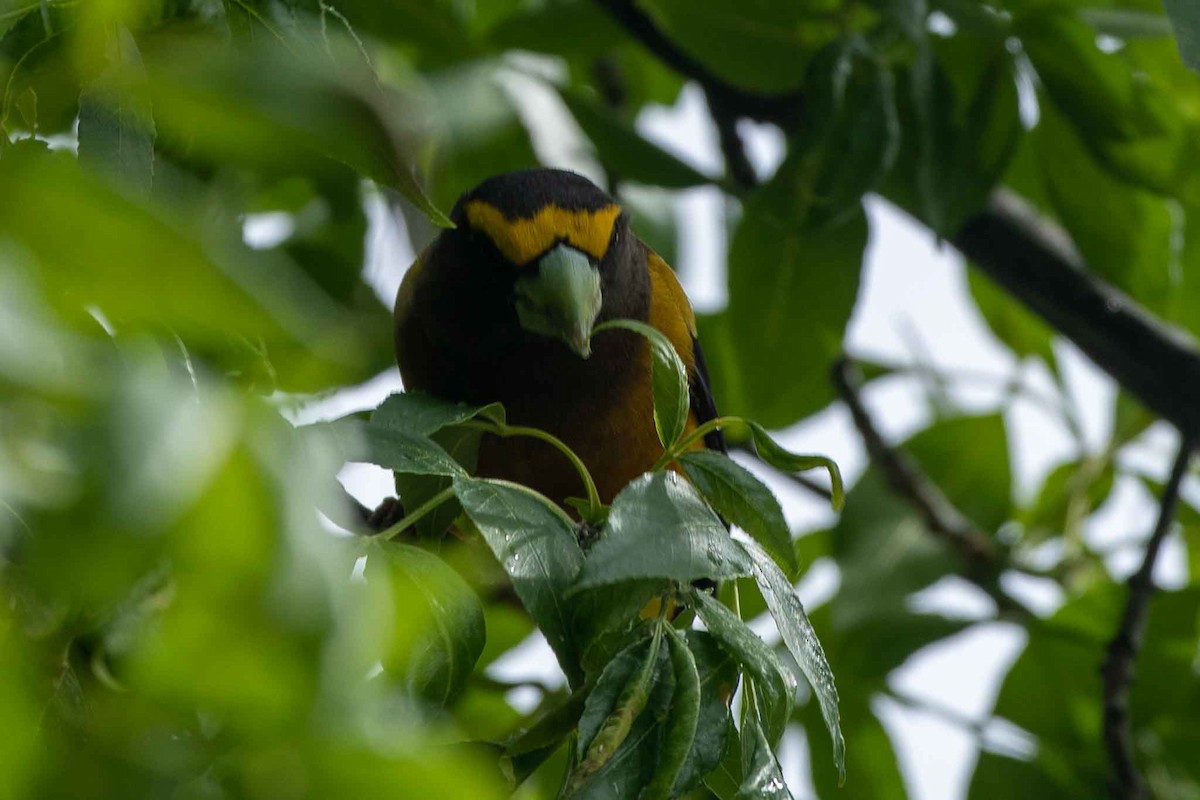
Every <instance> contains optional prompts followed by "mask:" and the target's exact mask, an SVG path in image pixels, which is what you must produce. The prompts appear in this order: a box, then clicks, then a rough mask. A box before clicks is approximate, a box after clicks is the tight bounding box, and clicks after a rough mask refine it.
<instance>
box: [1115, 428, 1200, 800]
mask: <svg viewBox="0 0 1200 800" xmlns="http://www.w3.org/2000/svg"><path fill="white" fill-rule="evenodd" d="M1195 449H1196V439H1195V438H1194V437H1188V436H1184V437H1182V439H1181V441H1180V443H1179V455H1178V456H1176V458H1175V465H1174V466H1173V467H1172V468H1171V477H1170V478H1169V479H1168V480H1167V485H1166V488H1164V489H1163V495H1162V500H1161V501H1160V506H1159V512H1158V522H1157V523H1156V524H1155V526H1154V532H1153V533H1152V534H1150V540H1149V541H1148V542H1147V543H1146V555H1145V557H1144V558H1143V559H1142V566H1141V567H1140V568H1139V569H1138V571H1137V572H1135V573H1133V575H1132V576H1131V577H1130V578H1129V597H1128V599H1127V600H1126V601H1125V613H1124V614H1122V616H1121V624H1120V626H1119V627H1118V628H1117V632H1116V635H1115V636H1113V639H1112V641H1111V642H1109V644H1108V653H1107V656H1106V657H1105V659H1104V664H1103V666H1102V667H1101V669H1100V672H1101V675H1102V677H1103V679H1104V746H1105V748H1106V749H1107V750H1108V758H1109V761H1111V762H1112V770H1113V796H1114V797H1117V798H1121V800H1143V798H1148V797H1149V796H1150V795H1149V793H1148V791H1147V789H1146V785H1145V783H1144V782H1143V780H1142V776H1141V773H1140V772H1138V768H1137V765H1136V764H1135V763H1134V758H1133V734H1132V730H1131V725H1130V721H1129V689H1130V686H1131V685H1132V683H1133V673H1134V669H1133V667H1134V661H1135V660H1136V659H1137V655H1138V652H1139V651H1140V650H1141V648H1142V639H1143V637H1144V636H1145V632H1146V618H1147V616H1148V615H1149V611H1150V598H1151V596H1152V595H1153V594H1154V589H1155V587H1154V565H1155V563H1156V562H1157V561H1158V552H1159V550H1160V549H1161V548H1162V543H1163V539H1165V538H1166V536H1167V532H1168V531H1169V530H1170V529H1171V523H1172V521H1173V520H1174V519H1175V509H1176V508H1177V507H1178V505H1179V487H1180V485H1181V484H1182V483H1183V477H1184V475H1185V474H1187V469H1188V464H1189V463H1190V462H1191V459H1192V454H1193V453H1194V452H1195Z"/></svg>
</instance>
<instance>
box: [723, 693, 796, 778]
mask: <svg viewBox="0 0 1200 800" xmlns="http://www.w3.org/2000/svg"><path fill="white" fill-rule="evenodd" d="M757 705H758V704H757V703H755V706H757ZM759 715H760V712H759V710H758V709H757V708H755V709H754V711H752V713H750V714H748V715H747V716H746V718H745V721H744V722H743V723H742V731H741V733H742V775H743V777H742V785H741V786H740V787H739V788H738V793H737V795H735V797H736V798H737V800H760V799H761V800H792V793H791V792H790V791H788V786H787V782H786V781H785V780H784V779H783V771H782V770H781V769H780V768H779V761H778V760H776V758H775V753H774V752H773V751H772V750H771V744H770V742H768V741H767V737H766V734H764V733H763V729H762V723H761V722H759Z"/></svg>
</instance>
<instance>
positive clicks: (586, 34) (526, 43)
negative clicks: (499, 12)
mask: <svg viewBox="0 0 1200 800" xmlns="http://www.w3.org/2000/svg"><path fill="white" fill-rule="evenodd" d="M624 36H625V33H624V31H623V30H622V29H621V28H619V27H618V26H617V24H616V23H615V22H613V20H612V18H611V17H609V16H608V15H607V14H605V13H604V12H603V11H601V10H600V8H599V7H598V6H597V5H596V4H595V3H591V2H586V0H572V2H559V3H550V4H546V5H542V6H536V7H526V8H523V9H521V10H520V11H518V12H517V13H515V14H512V15H510V16H508V17H506V18H505V19H504V20H502V21H501V22H499V23H498V24H497V25H496V26H495V27H493V28H492V30H491V32H490V34H489V36H488V38H489V40H490V41H491V43H492V45H494V46H495V47H497V48H498V49H500V50H512V49H520V50H533V51H536V52H539V53H549V54H551V55H556V56H563V57H571V56H582V57H586V58H589V59H591V58H597V57H599V56H602V55H604V54H606V53H608V52H609V51H611V50H612V49H613V48H614V47H616V46H618V45H619V44H620V43H621V41H622V39H623V37H624Z"/></svg>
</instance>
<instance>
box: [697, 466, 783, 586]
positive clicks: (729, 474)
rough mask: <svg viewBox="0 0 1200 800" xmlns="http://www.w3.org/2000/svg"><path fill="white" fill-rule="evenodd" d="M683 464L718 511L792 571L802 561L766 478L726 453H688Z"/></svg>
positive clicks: (701, 491)
mask: <svg viewBox="0 0 1200 800" xmlns="http://www.w3.org/2000/svg"><path fill="white" fill-rule="evenodd" d="M679 465H680V467H682V468H683V473H684V474H685V475H687V477H688V480H690V481H691V482H692V485H693V486H695V487H696V489H697V490H699V492H700V494H702V495H704V499H705V500H707V501H708V502H709V503H710V504H711V505H712V507H713V509H715V510H716V512H717V513H718V514H720V515H721V516H722V517H724V518H725V519H726V520H728V521H729V522H731V523H732V524H734V525H737V526H738V527H739V528H741V529H742V530H744V531H746V533H748V534H750V535H751V536H752V537H754V539H755V540H756V541H757V542H758V543H759V544H761V545H762V546H763V547H764V548H765V549H766V550H767V552H769V553H770V554H771V557H772V558H774V559H775V561H776V562H777V563H778V564H779V566H781V567H782V568H783V569H784V570H785V571H786V572H788V573H789V574H792V575H794V574H796V572H797V571H798V570H799V569H800V564H799V562H798V561H797V560H796V550H795V548H794V547H793V546H792V536H791V531H790V530H789V529H788V525H787V521H786V520H785V519H784V518H783V509H782V508H780V506H779V501H778V500H777V499H775V495H773V494H772V493H771V490H770V489H768V488H767V487H766V486H765V485H763V483H762V481H760V480H759V479H758V478H756V477H754V475H753V474H752V473H751V472H750V471H749V470H747V469H746V468H744V467H742V466H741V465H740V464H738V463H737V462H736V461H733V460H732V459H731V458H729V457H728V456H726V455H725V454H723V453H717V452H713V451H708V450H698V451H695V452H690V453H684V454H683V455H682V456H680V458H679Z"/></svg>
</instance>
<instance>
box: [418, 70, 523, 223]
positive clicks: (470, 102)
mask: <svg viewBox="0 0 1200 800" xmlns="http://www.w3.org/2000/svg"><path fill="white" fill-rule="evenodd" d="M500 69H501V63H500V61H499V60H498V59H496V60H492V59H479V60H475V61H466V62H461V63H458V64H455V65H453V66H451V67H448V68H446V69H443V70H439V71H437V72H435V73H432V74H430V75H429V76H428V78H429V82H428V86H427V87H422V88H423V89H424V90H425V91H423V92H422V93H421V96H422V97H423V98H424V102H423V103H422V104H420V105H418V106H417V107H416V108H415V109H414V111H416V112H418V113H419V114H420V116H421V117H422V118H423V119H424V120H425V122H426V124H427V125H428V126H429V129H430V136H429V141H428V142H427V143H426V144H427V146H428V147H429V148H430V151H431V152H432V163H431V164H430V166H429V185H430V187H431V189H432V191H433V197H434V200H435V201H436V202H437V203H438V204H439V205H442V206H445V207H449V206H451V205H452V204H453V203H454V202H455V200H456V198H457V197H458V196H459V195H460V194H462V193H463V192H465V191H467V190H468V189H471V188H472V187H474V186H476V185H478V184H479V183H480V182H481V181H483V180H484V179H486V178H490V177H492V176H493V175H496V174H499V173H501V172H508V171H510V170H515V169H526V168H528V167H530V166H532V165H534V164H537V163H538V157H537V153H536V152H534V149H533V143H532V142H531V140H530V138H529V132H528V131H527V130H526V128H525V125H524V123H523V122H522V120H521V117H520V115H519V114H518V113H517V108H516V106H515V105H514V104H513V101H512V100H511V99H510V98H509V97H508V95H507V93H506V92H502V91H497V85H496V75H497V72H498V71H499V70H500Z"/></svg>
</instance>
